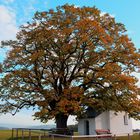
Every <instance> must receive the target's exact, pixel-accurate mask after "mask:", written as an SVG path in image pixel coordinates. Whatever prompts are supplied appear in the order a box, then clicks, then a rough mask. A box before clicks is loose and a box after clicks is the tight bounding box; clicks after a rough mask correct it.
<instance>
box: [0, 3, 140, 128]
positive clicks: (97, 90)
mask: <svg viewBox="0 0 140 140" xmlns="http://www.w3.org/2000/svg"><path fill="white" fill-rule="evenodd" d="M1 46H2V47H5V46H10V48H11V49H10V51H9V52H8V53H7V57H6V58H5V60H4V61H3V62H2V63H1V77H0V99H1V103H0V112H1V113H7V112H11V113H12V114H15V113H16V112H18V111H19V110H20V109H22V108H30V107H33V108H37V111H36V110H35V114H34V116H35V117H36V118H37V119H40V120H41V121H43V122H45V121H47V120H48V119H52V118H55V120H56V123H57V127H59V128H60V127H62V128H63V127H66V126H67V125H66V122H67V119H68V116H69V115H76V116H77V117H80V116H82V115H84V113H85V111H86V109H87V108H88V107H93V108H95V109H97V110H99V111H105V110H114V111H115V112H118V111H126V112H128V114H129V115H130V116H131V117H134V118H138V117H139V112H140V100H139V98H138V95H139V88H138V86H137V85H136V83H137V81H138V80H137V79H136V77H135V76H134V75H132V73H133V72H136V71H137V70H138V67H139V65H140V54H139V51H138V50H137V49H136V48H135V46H134V44H133V42H132V41H131V39H129V37H128V35H127V32H126V29H125V27H124V25H123V24H121V23H117V22H116V21H115V19H114V17H111V16H110V15H109V14H103V13H102V12H101V11H100V10H98V9H97V8H95V7H81V8H80V7H75V6H74V5H68V4H67V5H63V6H58V7H57V8H56V10H52V9H51V10H49V11H44V12H36V14H35V16H34V18H33V20H32V21H31V22H29V23H27V24H26V25H23V26H21V28H20V31H19V32H18V33H17V36H16V39H15V40H9V41H4V42H2V45H1Z"/></svg>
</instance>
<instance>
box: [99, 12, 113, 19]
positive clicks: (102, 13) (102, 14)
mask: <svg viewBox="0 0 140 140" xmlns="http://www.w3.org/2000/svg"><path fill="white" fill-rule="evenodd" d="M105 14H107V12H101V14H100V16H104V15H105ZM108 14H109V13H108ZM109 15H110V16H111V17H112V18H114V17H115V14H109Z"/></svg>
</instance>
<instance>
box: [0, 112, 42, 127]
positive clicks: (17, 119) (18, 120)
mask: <svg viewBox="0 0 140 140" xmlns="http://www.w3.org/2000/svg"><path fill="white" fill-rule="evenodd" d="M0 124H13V125H20V126H22V127H27V126H30V125H41V124H42V123H41V122H40V121H39V120H34V119H33V117H32V113H29V112H28V111H26V112H25V111H21V112H19V113H17V114H16V115H15V116H12V115H11V114H6V115H1V116H0Z"/></svg>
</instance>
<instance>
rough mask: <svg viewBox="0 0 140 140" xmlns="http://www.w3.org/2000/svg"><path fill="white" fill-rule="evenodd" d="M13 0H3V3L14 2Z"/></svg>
mask: <svg viewBox="0 0 140 140" xmlns="http://www.w3.org/2000/svg"><path fill="white" fill-rule="evenodd" d="M14 1H15V0H5V3H11V2H14Z"/></svg>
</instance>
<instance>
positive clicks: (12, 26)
mask: <svg viewBox="0 0 140 140" xmlns="http://www.w3.org/2000/svg"><path fill="white" fill-rule="evenodd" d="M0 33H1V34H0V40H9V39H14V38H15V35H16V33H17V27H16V17H15V13H14V12H13V11H12V10H10V9H8V8H7V7H5V6H2V5H0Z"/></svg>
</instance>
